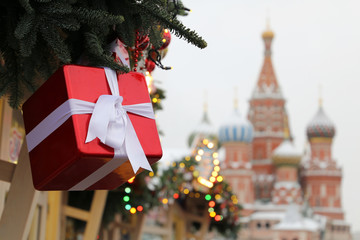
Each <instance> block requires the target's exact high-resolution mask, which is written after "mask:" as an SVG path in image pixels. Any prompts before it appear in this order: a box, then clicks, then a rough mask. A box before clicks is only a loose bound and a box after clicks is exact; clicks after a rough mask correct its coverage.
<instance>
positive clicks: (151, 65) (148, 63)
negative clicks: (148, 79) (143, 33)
mask: <svg viewBox="0 0 360 240" xmlns="http://www.w3.org/2000/svg"><path fill="white" fill-rule="evenodd" d="M155 66H156V64H155V63H154V62H153V61H152V60H150V59H148V58H147V59H145V68H146V70H147V71H148V72H149V73H151V72H152V71H154V69H155Z"/></svg>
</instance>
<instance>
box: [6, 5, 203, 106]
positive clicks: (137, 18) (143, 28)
mask: <svg viewBox="0 0 360 240" xmlns="http://www.w3.org/2000/svg"><path fill="white" fill-rule="evenodd" d="M184 9H186V8H184V6H183V5H182V3H181V2H179V1H174V0H142V1H136V0H3V1H1V2H0V25H1V26H2V28H0V36H1V38H0V54H1V55H0V59H1V64H0V95H4V94H9V101H10V105H11V106H12V107H18V106H19V105H20V104H21V101H22V99H23V98H25V97H26V96H27V95H28V94H30V93H31V92H33V91H34V90H35V89H36V88H37V87H38V86H39V85H40V84H41V83H42V82H43V81H44V80H46V79H47V78H48V77H49V76H50V75H51V74H52V73H53V72H54V71H55V70H56V69H57V68H58V67H59V66H61V65H63V64H71V63H75V64H76V63H78V62H79V59H80V58H81V59H84V58H85V59H86V60H87V61H88V63H89V65H90V66H107V67H111V68H112V69H115V70H118V71H120V72H127V71H129V69H127V68H126V67H124V66H122V65H119V64H117V63H115V62H114V61H113V58H112V57H111V56H110V53H109V52H108V50H107V45H108V44H109V43H110V42H111V41H113V40H114V39H115V38H117V37H118V38H119V39H121V41H122V42H124V43H125V44H126V45H127V46H128V47H130V48H131V47H133V46H134V43H135V32H136V31H138V32H139V33H140V34H143V35H149V38H150V42H151V44H152V46H154V47H155V48H157V47H158V46H160V45H161V35H160V34H161V32H162V30H163V29H164V28H168V29H170V31H172V32H173V33H174V35H176V36H178V37H180V38H184V39H185V40H187V41H188V42H189V43H192V44H194V45H195V46H197V47H199V48H204V47H206V42H205V41H204V40H203V39H202V38H201V37H199V36H198V35H197V34H196V33H195V32H194V31H192V30H190V29H188V28H186V27H185V26H184V25H183V24H182V23H181V22H180V21H178V20H177V19H176V15H186V12H185V11H184Z"/></svg>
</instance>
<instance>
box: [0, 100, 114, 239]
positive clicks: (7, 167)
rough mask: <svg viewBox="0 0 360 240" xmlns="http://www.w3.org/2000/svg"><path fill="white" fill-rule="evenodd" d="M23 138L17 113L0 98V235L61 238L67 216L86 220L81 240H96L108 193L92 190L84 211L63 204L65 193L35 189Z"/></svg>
mask: <svg viewBox="0 0 360 240" xmlns="http://www.w3.org/2000/svg"><path fill="white" fill-rule="evenodd" d="M24 137H25V131H24V128H23V123H22V117H21V112H20V111H16V110H12V109H11V108H10V107H9V106H8V105H7V103H6V100H4V99H0V236H1V237H2V238H4V239H7V240H27V239H28V240H44V239H48V240H62V239H64V238H65V221H66V217H70V218H76V219H79V220H82V221H84V222H86V228H85V232H84V238H83V239H84V240H95V239H97V234H98V231H99V227H100V221H101V217H102V213H103V210H104V206H105V202H106V197H107V193H108V192H107V191H95V194H94V197H93V200H92V203H91V208H90V210H89V211H84V210H81V209H77V208H74V207H70V206H68V205H67V192H60V191H52V192H39V191H36V190H35V189H34V187H33V184H32V178H31V170H30V161H29V154H28V150H27V146H26V142H25V141H24ZM20 147H21V151H20Z"/></svg>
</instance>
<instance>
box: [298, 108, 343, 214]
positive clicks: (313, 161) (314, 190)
mask: <svg viewBox="0 0 360 240" xmlns="http://www.w3.org/2000/svg"><path fill="white" fill-rule="evenodd" d="M334 136H335V126H334V124H333V123H332V121H331V120H330V119H329V118H328V117H327V116H326V114H325V112H324V109H323V107H322V104H321V102H320V106H319V109H318V111H317V113H316V115H315V117H314V118H313V119H312V120H311V121H310V123H309V125H308V127H307V137H308V139H309V142H310V147H311V156H310V159H309V160H308V161H307V162H305V163H304V173H303V182H304V185H305V186H304V187H305V194H306V196H307V198H308V199H309V204H310V206H311V207H312V208H313V210H314V212H315V213H317V214H321V215H325V216H328V217H330V218H333V219H344V213H343V210H342V207H341V180H342V171H341V168H340V167H338V166H337V163H336V161H335V160H334V159H333V158H332V154H331V145H332V141H333V137H334Z"/></svg>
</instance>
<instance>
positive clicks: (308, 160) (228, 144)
mask: <svg viewBox="0 0 360 240" xmlns="http://www.w3.org/2000/svg"><path fill="white" fill-rule="evenodd" d="M262 38H263V40H264V43H265V53H264V63H263V66H262V69H261V71H260V76H259V78H258V80H257V82H256V85H255V88H254V90H253V93H252V96H251V99H250V101H249V104H250V107H249V112H248V116H247V118H246V117H245V116H241V115H240V114H239V113H238V110H237V109H235V111H234V113H233V115H232V116H231V117H230V118H228V120H227V122H226V123H224V124H223V125H222V126H221V128H220V133H219V141H220V143H221V145H222V148H223V149H224V152H225V156H224V159H223V161H222V166H221V173H222V175H223V176H224V177H225V179H226V180H227V181H228V182H229V183H230V184H231V186H232V189H233V191H234V192H235V193H237V197H238V200H239V203H241V204H242V205H243V207H244V210H243V211H242V215H243V217H242V219H241V221H242V223H243V230H242V231H241V233H240V235H239V238H240V239H248V240H252V239H257V240H260V239H264V240H265V239H268V240H272V239H278V240H300V239H304V240H310V239H311V240H320V239H321V240H322V239H325V240H327V239H329V240H330V239H333V240H348V239H351V234H350V226H349V224H347V223H346V222H345V221H344V212H343V210H342V206H341V180H342V171H341V168H340V167H339V166H338V165H337V163H336V161H335V160H334V159H333V158H332V155H331V148H332V140H333V137H334V136H335V126H334V124H333V123H332V122H331V120H330V119H329V118H328V117H327V116H326V114H325V112H324V109H323V107H322V106H321V104H320V107H319V110H318V112H317V113H316V115H315V117H314V118H313V119H312V120H311V121H310V123H309V124H308V126H307V136H308V140H309V143H310V148H311V149H310V152H311V153H310V154H308V155H304V154H302V153H300V152H299V151H297V150H296V148H295V147H294V146H293V143H292V136H291V132H290V127H289V122H288V114H287V111H286V107H285V103H286V100H285V99H284V97H283V94H282V90H281V87H280V84H279V82H278V80H277V78H276V76H275V72H274V68H273V64H272V59H271V43H272V41H273V38H274V33H273V32H272V31H271V30H270V29H268V30H266V31H265V32H264V33H263V34H262Z"/></svg>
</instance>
